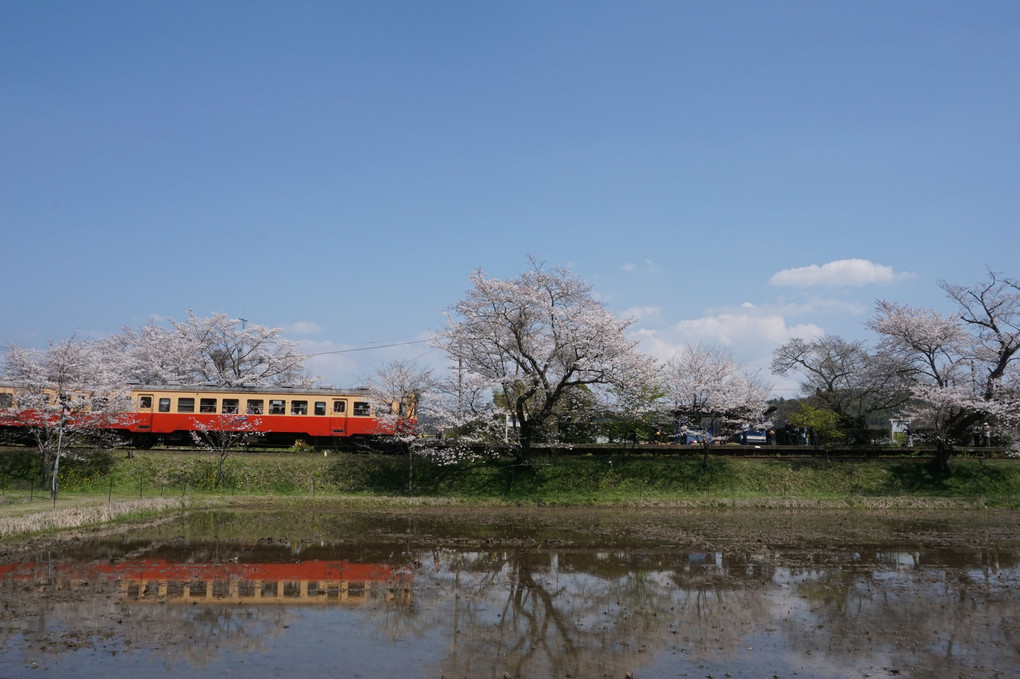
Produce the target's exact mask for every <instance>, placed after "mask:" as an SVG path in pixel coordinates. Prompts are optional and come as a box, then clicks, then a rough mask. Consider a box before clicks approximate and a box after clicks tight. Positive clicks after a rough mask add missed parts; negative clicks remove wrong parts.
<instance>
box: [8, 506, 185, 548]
mask: <svg viewBox="0 0 1020 679" xmlns="http://www.w3.org/2000/svg"><path fill="white" fill-rule="evenodd" d="M188 506H189V502H188V500H187V499H185V498H163V497H160V498H151V499H147V500H128V501H124V502H112V503H108V504H101V505H93V506H79V507H69V508H66V509H55V510H49V511H44V512H35V513H32V514H24V515H21V516H10V517H0V540H2V539H5V538H9V537H13V536H15V535H25V534H34V533H45V532H48V531H54V530H67V529H74V528H85V527H88V526H97V525H101V524H104V523H108V522H110V521H113V520H115V519H120V518H123V517H128V516H132V517H133V516H145V515H153V514H161V513H163V512H166V511H173V510H176V509H184V508H186V507H188Z"/></svg>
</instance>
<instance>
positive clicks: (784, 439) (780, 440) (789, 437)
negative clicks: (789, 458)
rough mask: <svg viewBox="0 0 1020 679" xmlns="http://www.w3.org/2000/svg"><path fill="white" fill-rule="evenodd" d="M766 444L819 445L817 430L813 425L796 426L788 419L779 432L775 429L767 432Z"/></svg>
mask: <svg viewBox="0 0 1020 679" xmlns="http://www.w3.org/2000/svg"><path fill="white" fill-rule="evenodd" d="M765 444H766V445H770V446H771V445H773V444H776V445H780V446H817V445H818V438H817V437H816V436H815V430H814V429H812V428H811V427H795V426H793V425H792V424H790V422H789V421H787V422H786V423H785V424H783V426H782V427H781V428H780V429H779V431H778V432H777V431H776V430H775V429H771V428H770V429H768V430H767V431H766V432H765Z"/></svg>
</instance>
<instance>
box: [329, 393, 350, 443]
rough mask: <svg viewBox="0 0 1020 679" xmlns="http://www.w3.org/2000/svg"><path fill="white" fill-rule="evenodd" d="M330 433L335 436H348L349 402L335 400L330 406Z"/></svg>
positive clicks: (339, 399)
mask: <svg viewBox="0 0 1020 679" xmlns="http://www.w3.org/2000/svg"><path fill="white" fill-rule="evenodd" d="M329 416H330V432H331V433H332V435H333V436H347V435H348V434H347V400H346V399H342V398H334V399H333V400H332V405H331V406H330V413H329Z"/></svg>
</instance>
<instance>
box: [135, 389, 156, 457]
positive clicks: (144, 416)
mask: <svg viewBox="0 0 1020 679" xmlns="http://www.w3.org/2000/svg"><path fill="white" fill-rule="evenodd" d="M137 398H138V400H137V401H135V413H134V415H133V417H132V426H131V429H132V430H133V432H134V434H133V438H134V442H135V445H137V446H139V447H148V445H149V441H150V439H151V433H152V411H153V409H154V407H155V404H154V402H155V400H156V395H155V394H138V397H137Z"/></svg>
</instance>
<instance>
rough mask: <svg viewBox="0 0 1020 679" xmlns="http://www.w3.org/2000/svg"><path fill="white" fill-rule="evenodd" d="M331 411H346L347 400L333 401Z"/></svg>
mask: <svg viewBox="0 0 1020 679" xmlns="http://www.w3.org/2000/svg"><path fill="white" fill-rule="evenodd" d="M333 412H334V413H346V412H347V401H333Z"/></svg>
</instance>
